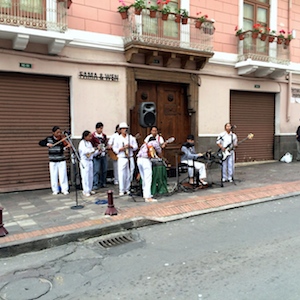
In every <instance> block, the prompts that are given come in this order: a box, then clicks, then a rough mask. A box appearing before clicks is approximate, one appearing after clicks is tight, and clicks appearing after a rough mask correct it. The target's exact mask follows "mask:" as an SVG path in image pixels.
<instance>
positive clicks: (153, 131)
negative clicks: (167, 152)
mask: <svg viewBox="0 0 300 300" xmlns="http://www.w3.org/2000/svg"><path fill="white" fill-rule="evenodd" d="M151 137H154V138H155V139H156V141H157V142H158V144H159V145H160V147H161V148H165V147H166V143H165V140H164V138H163V137H162V136H161V134H159V133H158V128H157V127H156V126H152V127H151V131H150V134H149V135H147V136H146V138H145V140H144V142H145V143H148V142H149V139H150V138H151Z"/></svg>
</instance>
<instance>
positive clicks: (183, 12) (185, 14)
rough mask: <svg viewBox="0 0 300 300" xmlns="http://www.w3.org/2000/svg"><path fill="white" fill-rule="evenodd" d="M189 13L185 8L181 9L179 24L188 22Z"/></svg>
mask: <svg viewBox="0 0 300 300" xmlns="http://www.w3.org/2000/svg"><path fill="white" fill-rule="evenodd" d="M188 17H189V13H188V11H187V10H186V9H181V24H187V23H188Z"/></svg>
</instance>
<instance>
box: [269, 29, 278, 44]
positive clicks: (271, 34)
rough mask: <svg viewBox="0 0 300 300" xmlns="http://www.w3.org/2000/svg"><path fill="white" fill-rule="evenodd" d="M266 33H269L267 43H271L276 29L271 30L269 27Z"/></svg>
mask: <svg viewBox="0 0 300 300" xmlns="http://www.w3.org/2000/svg"><path fill="white" fill-rule="evenodd" d="M268 34H269V37H268V40H269V43H273V41H274V39H275V36H276V31H275V30H271V29H270V28H269V29H268Z"/></svg>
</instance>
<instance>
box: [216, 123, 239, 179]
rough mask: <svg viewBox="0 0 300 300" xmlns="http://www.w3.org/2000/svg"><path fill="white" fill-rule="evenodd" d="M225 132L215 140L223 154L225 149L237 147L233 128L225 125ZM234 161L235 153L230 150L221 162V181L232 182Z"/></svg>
mask: <svg viewBox="0 0 300 300" xmlns="http://www.w3.org/2000/svg"><path fill="white" fill-rule="evenodd" d="M224 128H225V131H223V132H221V133H220V134H219V136H218V138H217V145H218V146H219V148H220V149H221V150H222V152H224V151H225V150H226V148H227V147H229V146H233V147H237V144H238V139H237V136H236V134H235V133H233V132H232V129H233V128H234V126H231V124H230V123H226V124H225V125H224ZM234 160H235V153H234V150H233V149H232V150H231V151H230V155H228V156H227V157H226V159H225V160H223V162H222V181H223V182H225V181H229V182H232V181H233V175H234Z"/></svg>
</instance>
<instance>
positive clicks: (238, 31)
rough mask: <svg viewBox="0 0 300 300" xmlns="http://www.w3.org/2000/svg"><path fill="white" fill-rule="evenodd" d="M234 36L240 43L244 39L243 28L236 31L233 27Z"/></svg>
mask: <svg viewBox="0 0 300 300" xmlns="http://www.w3.org/2000/svg"><path fill="white" fill-rule="evenodd" d="M234 30H235V36H237V37H238V38H239V40H240V41H242V40H243V39H244V38H245V33H244V30H243V28H240V29H238V27H237V26H235V29H234Z"/></svg>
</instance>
